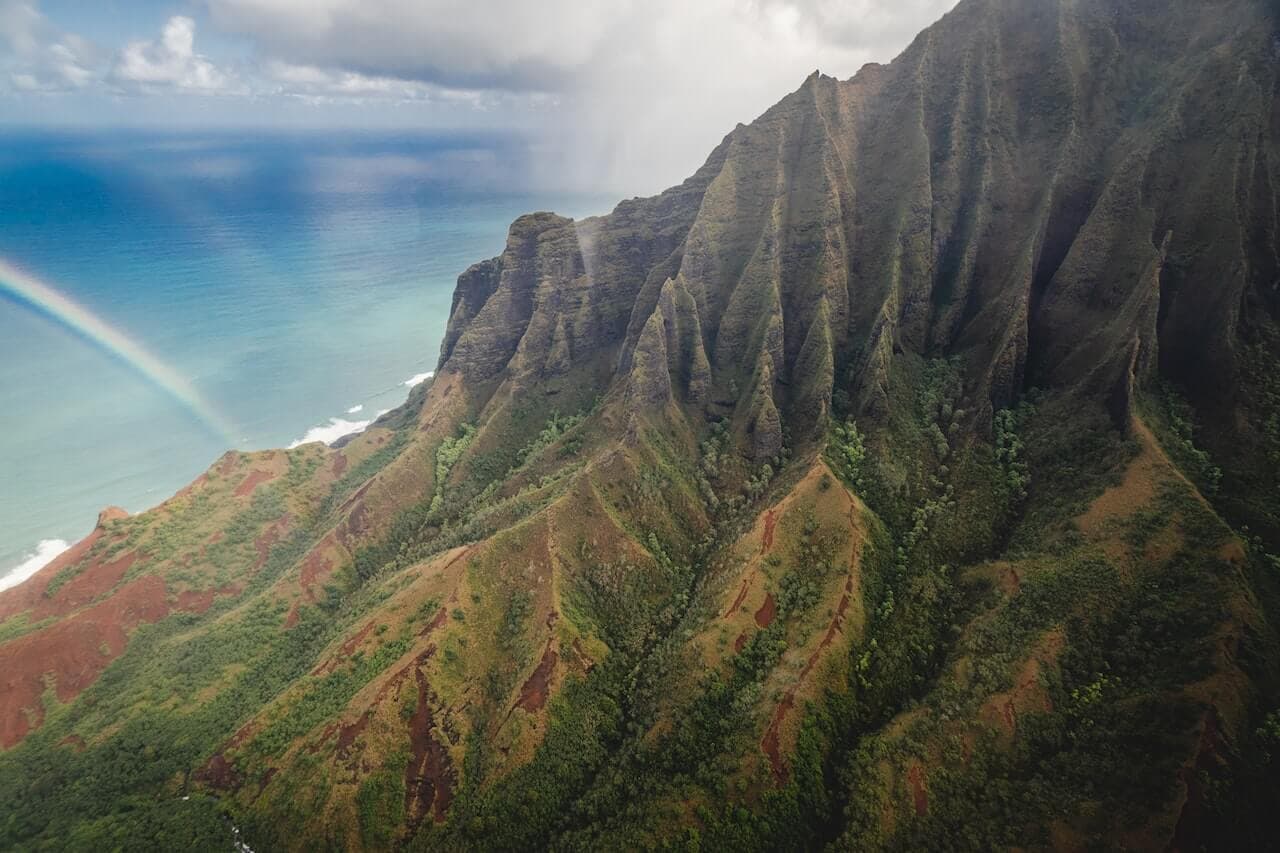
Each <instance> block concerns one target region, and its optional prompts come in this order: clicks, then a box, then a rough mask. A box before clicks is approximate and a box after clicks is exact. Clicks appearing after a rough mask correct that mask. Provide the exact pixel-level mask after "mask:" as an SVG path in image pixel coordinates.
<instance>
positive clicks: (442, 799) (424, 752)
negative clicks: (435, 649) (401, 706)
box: [404, 670, 456, 829]
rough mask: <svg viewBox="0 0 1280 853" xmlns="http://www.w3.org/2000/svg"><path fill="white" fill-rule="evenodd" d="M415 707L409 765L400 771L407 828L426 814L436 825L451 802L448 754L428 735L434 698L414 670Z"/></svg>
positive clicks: (420, 674) (414, 824)
mask: <svg viewBox="0 0 1280 853" xmlns="http://www.w3.org/2000/svg"><path fill="white" fill-rule="evenodd" d="M415 675H416V676H417V681H418V707H417V710H416V711H414V714H413V718H412V719H411V720H410V721H409V749H410V757H409V765H408V766H407V767H406V768H405V771H404V813H405V818H406V821H407V823H408V825H409V828H410V829H413V828H414V827H416V826H417V825H418V824H419V823H421V822H422V820H423V818H425V817H426V816H427V815H428V814H431V815H432V817H433V818H434V820H435V821H436V822H437V823H439V822H441V821H443V820H444V815H445V812H446V811H448V809H449V804H450V803H451V802H453V784H454V776H455V775H456V774H455V773H454V770H453V767H452V766H451V764H450V762H449V752H448V750H446V749H445V748H444V747H443V746H442V745H441V744H440V743H439V741H437V740H436V739H435V737H433V736H432V734H431V730H432V728H433V726H434V720H433V718H432V713H431V702H432V699H434V698H435V697H434V696H433V695H432V692H431V688H430V687H429V686H428V685H427V678H426V676H425V675H423V674H422V671H421V670H418V671H417V672H416V673H415Z"/></svg>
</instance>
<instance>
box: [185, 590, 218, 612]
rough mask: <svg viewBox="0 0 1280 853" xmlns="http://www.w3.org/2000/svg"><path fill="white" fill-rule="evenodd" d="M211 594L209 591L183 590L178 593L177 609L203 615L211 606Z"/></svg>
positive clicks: (211, 591)
mask: <svg viewBox="0 0 1280 853" xmlns="http://www.w3.org/2000/svg"><path fill="white" fill-rule="evenodd" d="M213 593H214V591H213V590H211V589H184V590H183V591H182V592H180V593H178V599H177V605H178V609H179V610H185V611H186V612H188V613H203V612H205V611H206V610H208V609H209V608H210V607H212V606H213Z"/></svg>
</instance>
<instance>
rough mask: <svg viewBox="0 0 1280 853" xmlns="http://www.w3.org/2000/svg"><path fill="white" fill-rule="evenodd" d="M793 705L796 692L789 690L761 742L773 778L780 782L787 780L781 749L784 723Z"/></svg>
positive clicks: (776, 709) (775, 710) (779, 704)
mask: <svg viewBox="0 0 1280 853" xmlns="http://www.w3.org/2000/svg"><path fill="white" fill-rule="evenodd" d="M793 704H795V690H788V691H787V693H786V695H785V696H783V697H782V701H781V702H779V703H778V707H777V708H775V709H774V711H773V719H771V720H770V721H769V728H767V729H765V732H764V738H763V739H762V740H761V741H760V748H761V749H763V750H764V754H765V755H767V756H768V757H769V766H770V767H772V768H773V776H774V778H775V779H777V780H778V781H779V782H782V781H785V780H786V778H787V767H786V765H785V764H783V763H782V750H781V749H780V747H779V740H780V739H781V733H782V721H783V720H784V719H786V716H787V713H788V712H789V711H790V710H791V706H792V705H793Z"/></svg>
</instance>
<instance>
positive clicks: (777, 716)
mask: <svg viewBox="0 0 1280 853" xmlns="http://www.w3.org/2000/svg"><path fill="white" fill-rule="evenodd" d="M852 594H853V578H852V577H850V578H847V579H846V580H845V582H844V594H843V595H842V596H840V604H839V606H837V607H836V612H835V615H834V616H833V617H831V624H830V625H828V626H827V633H826V634H824V635H823V637H822V642H821V643H819V644H818V647H817V648H816V649H814V650H813V654H811V655H809V659H808V660H807V661H805V664H804V669H802V670H801V671H800V677H799V678H797V679H796V684H795V685H794V686H792V687H791V688H790V689H789V690H787V692H786V694H785V695H784V696H783V697H782V701H780V702H778V707H777V708H776V709H774V712H773V718H772V719H771V720H769V728H767V729H765V733H764V738H763V739H761V741H760V748H761V749H762V750H764V753H765V755H767V756H768V757H769V764H770V765H771V766H772V767H773V775H774V777H776V778H777V779H778V781H784V780H785V779H786V772H787V770H786V766H785V765H784V764H783V762H782V752H781V749H780V747H779V742H780V740H781V737H782V723H783V721H784V720H785V719H786V718H787V714H788V713H789V712H790V711H791V708H792V707H793V706H794V705H795V697H796V687H797V686H799V685H800V684H802V683H804V680H805V679H806V678H808V677H809V673H810V672H812V671H813V668H814V667H815V666H817V665H818V659H819V658H820V657H822V653H823V651H825V650H826V648H827V647H828V646H830V645H831V643H832V642H833V641H834V640H835V638H836V634H838V633H840V631H841V630H843V628H844V615H845V612H846V611H847V610H848V609H849V597H850V596H851V595H852ZM769 603H770V601H769V600H766V601H765V604H769ZM761 609H762V610H763V608H761ZM769 618H770V620H772V618H773V617H772V615H770V617H769ZM759 621H760V618H759V614H757V615H756V622H757V623H759ZM761 627H764V626H763V625H762V626H761ZM744 637H745V635H744ZM744 637H740V638H739V639H740V640H744ZM744 641H745V640H744Z"/></svg>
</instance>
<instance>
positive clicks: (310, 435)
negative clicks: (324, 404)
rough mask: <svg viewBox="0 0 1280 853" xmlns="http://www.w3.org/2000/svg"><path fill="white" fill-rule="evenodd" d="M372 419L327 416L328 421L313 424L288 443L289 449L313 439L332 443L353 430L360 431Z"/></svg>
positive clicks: (371, 421) (308, 442)
mask: <svg viewBox="0 0 1280 853" xmlns="http://www.w3.org/2000/svg"><path fill="white" fill-rule="evenodd" d="M371 423H373V420H372V419H370V420H367V421H349V420H346V419H344V418H329V423H327V424H321V425H320V426H314V427H312V428H311V429H309V430H307V433H306V435H304V436H302V438H300V439H298V440H297V441H294V442H292V443H290V445H289V449H290V450H292V449H293V448H295V447H298V446H300V445H303V444H310V443H311V442H313V441H323V442H324V443H325V444H333V443H334V442H335V441H337V440H338V439H340V438H342V437H343V436H344V435H351V433H353V432H361V431H362V430H364V428H365V427H367V426H368V425H369V424H371Z"/></svg>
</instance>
